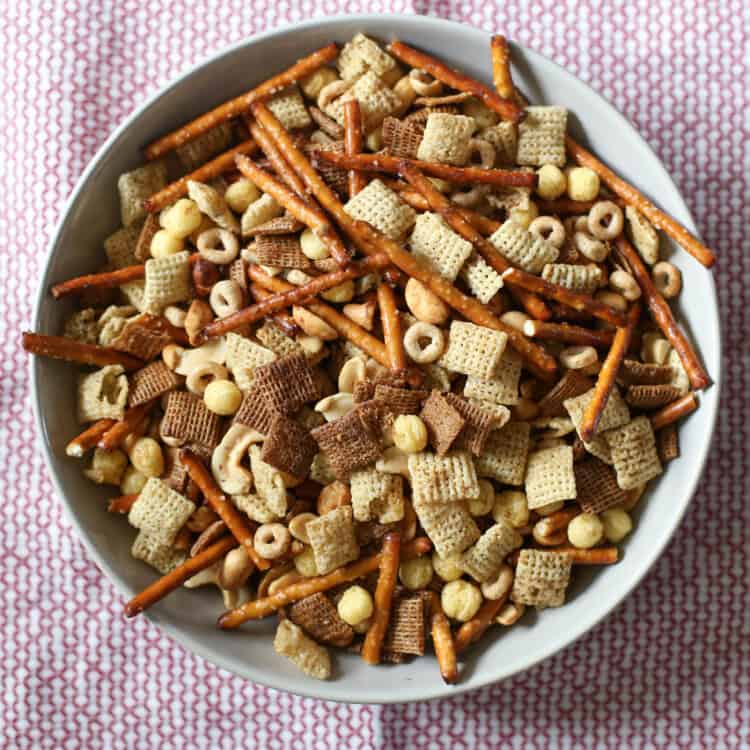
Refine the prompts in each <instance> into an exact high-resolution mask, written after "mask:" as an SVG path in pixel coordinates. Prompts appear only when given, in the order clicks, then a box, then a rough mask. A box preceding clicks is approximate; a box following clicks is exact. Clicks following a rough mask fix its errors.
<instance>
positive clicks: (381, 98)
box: [323, 71, 401, 133]
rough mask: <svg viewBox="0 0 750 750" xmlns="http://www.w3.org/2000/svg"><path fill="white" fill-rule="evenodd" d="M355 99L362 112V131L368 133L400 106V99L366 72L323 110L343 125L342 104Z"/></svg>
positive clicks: (376, 78)
mask: <svg viewBox="0 0 750 750" xmlns="http://www.w3.org/2000/svg"><path fill="white" fill-rule="evenodd" d="M348 99H356V100H357V101H358V102H359V106H360V108H361V110H362V121H363V127H364V131H365V132H366V133H370V132H371V131H373V130H375V128H377V127H378V125H380V123H381V122H383V120H384V119H385V118H386V117H387V116H388V115H390V114H392V113H393V112H395V111H396V110H397V109H398V108H399V107H400V106H401V99H399V97H398V96H397V95H396V93H395V92H394V91H393V89H391V88H389V87H388V86H387V85H386V84H385V83H384V82H383V81H382V80H381V79H380V78H379V77H378V76H377V75H376V74H375V73H373V72H372V71H368V72H367V73H365V74H364V75H362V76H361V77H360V78H358V79H357V80H356V81H355V83H354V85H353V86H352V87H351V88H350V89H349V90H348V91H347V92H346V93H345V94H344V95H343V96H340V97H339V98H338V99H334V100H333V101H332V102H331V103H330V104H328V105H327V106H326V107H324V108H323V110H324V112H325V113H326V114H327V115H330V116H331V117H332V118H333V119H334V120H336V122H338V123H339V125H343V124H344V121H345V116H344V102H345V101H346V100H348Z"/></svg>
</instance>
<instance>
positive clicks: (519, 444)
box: [474, 422, 531, 486]
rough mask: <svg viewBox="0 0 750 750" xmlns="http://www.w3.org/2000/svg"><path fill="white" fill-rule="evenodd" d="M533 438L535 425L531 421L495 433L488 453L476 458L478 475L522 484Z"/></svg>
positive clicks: (485, 451) (518, 484)
mask: <svg viewBox="0 0 750 750" xmlns="http://www.w3.org/2000/svg"><path fill="white" fill-rule="evenodd" d="M530 436H531V425H530V424H528V422H509V423H508V424H506V425H505V426H504V427H502V428H501V429H499V430H495V431H494V432H492V433H491V434H490V436H489V438H488V439H487V443H486V445H485V448H484V452H483V453H482V455H480V456H477V457H476V458H475V459H474V466H475V467H476V470H477V474H478V475H479V476H480V477H489V478H490V479H494V480H495V481H497V482H501V483H502V484H512V485H516V486H520V485H522V484H523V482H524V477H525V475H526V459H527V456H528V454H529V443H530Z"/></svg>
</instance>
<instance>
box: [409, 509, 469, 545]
mask: <svg viewBox="0 0 750 750" xmlns="http://www.w3.org/2000/svg"><path fill="white" fill-rule="evenodd" d="M414 510H415V511H416V513H417V518H419V523H420V524H421V525H422V528H423V529H424V531H425V533H426V534H427V536H428V537H429V539H430V541H431V542H432V543H433V545H434V546H435V551H436V552H437V553H438V555H440V557H451V555H457V554H459V553H461V552H463V551H464V550H465V549H467V548H468V547H470V546H471V545H472V544H474V542H476V540H477V539H479V537H480V535H481V534H480V531H479V528H478V527H477V525H476V523H475V522H474V519H473V518H472V517H471V515H470V513H469V511H468V509H467V507H466V503H465V502H452V503H423V504H416V503H415V505H414Z"/></svg>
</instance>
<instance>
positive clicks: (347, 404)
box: [315, 393, 354, 422]
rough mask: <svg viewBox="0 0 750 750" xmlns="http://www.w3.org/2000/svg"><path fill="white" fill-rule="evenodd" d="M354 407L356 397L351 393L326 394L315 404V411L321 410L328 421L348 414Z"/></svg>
mask: <svg viewBox="0 0 750 750" xmlns="http://www.w3.org/2000/svg"><path fill="white" fill-rule="evenodd" d="M353 408H354V397H353V396H352V394H351V393H335V394H334V395H333V396H326V397H325V398H323V399H321V400H320V401H318V403H317V404H315V411H317V412H320V413H321V414H322V415H323V417H324V418H325V420H326V422H333V421H334V420H336V419H339V418H341V417H344V416H346V415H347V414H348V413H349V412H350V411H351V410H352V409H353Z"/></svg>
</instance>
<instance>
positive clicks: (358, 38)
mask: <svg viewBox="0 0 750 750" xmlns="http://www.w3.org/2000/svg"><path fill="white" fill-rule="evenodd" d="M336 66H337V67H338V69H339V72H340V73H341V77H342V78H343V79H344V80H345V81H353V80H354V79H355V78H359V77H360V76H361V75H364V74H365V73H367V71H369V70H371V71H372V72H373V73H376V74H377V75H379V76H382V75H383V74H385V73H388V72H389V71H390V70H392V69H393V68H395V67H396V61H395V60H394V59H393V58H392V57H391V56H390V55H389V54H388V53H387V52H386V51H385V50H384V49H383V48H382V47H381V46H380V45H379V44H378V43H377V42H375V41H373V40H372V39H370V37H368V36H365V35H364V34H356V35H355V36H354V37H352V39H351V41H348V42H347V43H346V44H345V45H344V46H343V48H342V49H341V52H340V53H339V56H338V59H337V60H336Z"/></svg>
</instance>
